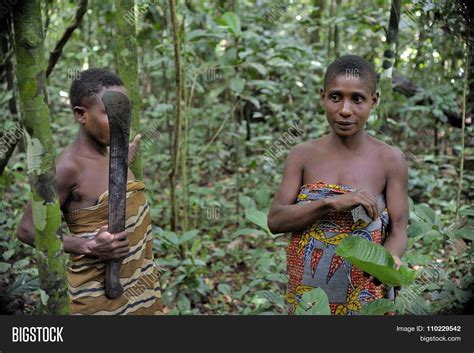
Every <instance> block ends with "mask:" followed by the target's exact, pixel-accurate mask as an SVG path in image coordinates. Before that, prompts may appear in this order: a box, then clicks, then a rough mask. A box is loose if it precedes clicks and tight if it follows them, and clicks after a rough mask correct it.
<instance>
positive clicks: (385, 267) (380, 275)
mask: <svg viewBox="0 0 474 353" xmlns="http://www.w3.org/2000/svg"><path fill="white" fill-rule="evenodd" d="M336 253H337V254H338V255H339V256H342V257H344V258H345V259H346V260H348V261H349V262H351V263H352V264H353V265H355V266H357V267H359V268H360V269H362V270H363V271H365V272H367V273H368V274H370V275H372V276H374V277H375V278H377V279H378V280H379V281H381V282H382V283H385V284H387V285H389V286H393V287H396V286H407V285H409V284H411V283H413V282H414V281H415V278H416V276H417V273H416V271H415V270H411V269H409V268H408V267H407V266H405V265H402V266H401V267H400V269H399V270H396V269H395V261H394V260H393V257H392V255H391V254H390V253H389V252H388V250H387V249H385V248H384V247H383V246H381V245H378V244H374V243H372V242H371V241H369V240H367V239H364V238H360V237H355V236H352V237H348V238H346V239H344V240H343V241H341V243H340V244H339V246H338V247H337V249H336Z"/></svg>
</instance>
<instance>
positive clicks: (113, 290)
mask: <svg viewBox="0 0 474 353" xmlns="http://www.w3.org/2000/svg"><path fill="white" fill-rule="evenodd" d="M121 263H122V260H121V259H118V260H111V261H109V262H108V263H107V266H106V267H105V268H106V270H105V295H106V296H107V298H109V299H116V298H118V297H120V296H121V295H122V293H123V288H122V285H121V284H120V274H119V272H120V265H121Z"/></svg>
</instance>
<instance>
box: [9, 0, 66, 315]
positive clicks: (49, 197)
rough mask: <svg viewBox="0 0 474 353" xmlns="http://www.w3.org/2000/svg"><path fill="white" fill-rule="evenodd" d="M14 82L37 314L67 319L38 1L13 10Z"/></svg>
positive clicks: (25, 2) (63, 265)
mask: <svg viewBox="0 0 474 353" xmlns="http://www.w3.org/2000/svg"><path fill="white" fill-rule="evenodd" d="M14 11H15V12H14V27H15V42H16V58H17V70H16V73H17V80H18V88H19V91H20V103H21V112H22V116H23V125H24V136H25V141H26V145H27V159H28V177H29V180H30V185H31V192H32V206H33V221H34V226H35V231H36V237H35V245H36V257H37V266H38V272H39V277H40V282H41V289H42V290H43V291H44V292H45V293H46V294H47V295H48V299H47V302H46V305H43V306H42V308H41V310H42V311H45V312H46V313H48V314H68V313H69V312H70V308H69V297H68V289H67V285H66V257H65V255H64V252H63V243H62V239H61V237H60V236H58V230H59V228H60V225H61V213H60V209H59V202H58V193H57V186H56V181H55V165H54V149H53V143H52V137H51V124H50V121H49V109H48V104H47V100H46V74H45V67H46V62H45V57H44V47H43V28H42V24H43V23H42V21H41V12H40V11H41V9H40V2H39V0H23V1H20V2H19V3H18V5H17V6H16V7H15V10H14Z"/></svg>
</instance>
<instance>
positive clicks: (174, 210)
mask: <svg viewBox="0 0 474 353" xmlns="http://www.w3.org/2000/svg"><path fill="white" fill-rule="evenodd" d="M169 5H170V14H171V24H172V30H173V44H174V67H175V86H176V98H175V105H176V106H175V126H174V141H173V161H172V165H171V170H170V173H169V178H170V198H171V229H172V230H173V231H176V230H177V228H178V206H177V201H176V178H177V169H178V161H179V144H180V132H181V92H182V88H181V63H180V55H181V54H180V48H179V26H178V19H177V18H176V3H175V0H169Z"/></svg>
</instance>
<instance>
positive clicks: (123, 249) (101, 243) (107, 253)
mask: <svg viewBox="0 0 474 353" xmlns="http://www.w3.org/2000/svg"><path fill="white" fill-rule="evenodd" d="M86 246H87V249H88V251H87V255H89V256H94V257H98V258H100V259H102V260H113V259H120V258H123V257H125V256H126V255H127V254H128V252H129V250H130V242H129V241H128V239H127V232H126V231H123V232H120V233H116V234H112V233H109V232H108V231H107V226H104V227H102V228H100V230H99V232H98V233H97V234H96V236H95V237H94V238H92V239H91V240H89V241H88V242H87V245H86Z"/></svg>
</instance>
